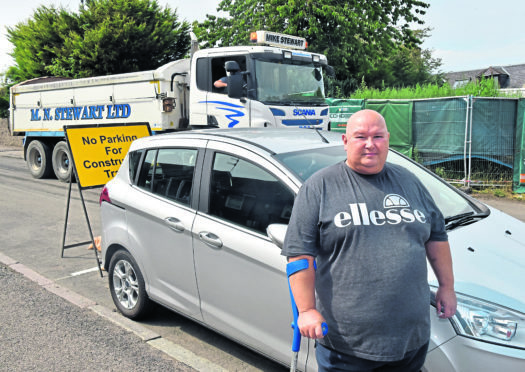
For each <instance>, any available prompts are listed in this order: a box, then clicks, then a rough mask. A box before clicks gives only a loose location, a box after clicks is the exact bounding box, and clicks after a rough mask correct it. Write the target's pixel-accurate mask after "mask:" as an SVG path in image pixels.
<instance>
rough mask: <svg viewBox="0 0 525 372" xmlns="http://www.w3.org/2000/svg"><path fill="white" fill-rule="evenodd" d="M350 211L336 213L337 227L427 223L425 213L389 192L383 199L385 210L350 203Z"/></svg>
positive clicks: (401, 197) (335, 221)
mask: <svg viewBox="0 0 525 372" xmlns="http://www.w3.org/2000/svg"><path fill="white" fill-rule="evenodd" d="M348 207H349V211H342V212H339V213H337V214H336V215H335V217H334V224H335V226H337V227H346V226H350V225H354V226H360V225H376V226H381V225H384V224H388V225H398V224H400V223H402V222H403V223H414V222H419V223H425V222H426V221H427V218H426V217H425V214H424V213H423V212H421V211H420V210H417V209H411V208H410V203H409V202H408V200H407V199H406V198H404V197H403V196H401V195H397V194H388V195H387V196H385V198H384V199H383V208H384V210H382V211H379V210H371V211H369V210H368V207H367V205H366V203H350V204H348Z"/></svg>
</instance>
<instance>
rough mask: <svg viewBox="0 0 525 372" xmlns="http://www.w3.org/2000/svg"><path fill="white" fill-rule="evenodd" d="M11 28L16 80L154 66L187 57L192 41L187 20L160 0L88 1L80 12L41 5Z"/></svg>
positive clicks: (11, 74)
mask: <svg viewBox="0 0 525 372" xmlns="http://www.w3.org/2000/svg"><path fill="white" fill-rule="evenodd" d="M7 32H8V39H9V41H10V42H11V43H12V44H13V45H14V51H13V53H12V54H11V55H12V57H13V58H14V59H15V62H16V65H15V66H12V67H10V68H9V69H8V71H7V77H8V78H9V79H10V80H12V81H15V82H19V81H23V80H28V79H31V78H35V77H40V76H45V75H55V76H66V77H72V78H78V77H87V76H99V75H107V74H115V73H125V72H133V71H141V70H149V69H154V68H157V67H159V66H161V65H162V64H165V63H167V62H169V61H172V60H176V59H180V58H182V57H184V55H186V53H187V52H188V50H189V44H190V37H189V24H188V23H187V22H182V23H180V22H179V21H178V16H177V14H176V12H175V11H172V10H171V9H170V8H168V7H166V8H164V9H161V8H160V6H159V4H158V2H157V0H86V2H85V5H84V6H82V5H81V6H80V8H79V12H78V13H69V12H68V11H66V10H64V9H55V8H53V7H49V8H48V7H45V6H41V7H40V8H38V9H37V10H36V12H35V14H34V15H33V17H32V18H31V19H29V20H28V21H27V22H26V23H18V24H17V25H16V26H14V27H13V28H9V27H8V28H7Z"/></svg>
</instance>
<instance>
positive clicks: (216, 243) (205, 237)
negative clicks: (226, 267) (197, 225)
mask: <svg viewBox="0 0 525 372" xmlns="http://www.w3.org/2000/svg"><path fill="white" fill-rule="evenodd" d="M199 238H200V239H201V240H202V241H203V242H204V243H206V244H207V245H209V246H210V247H213V248H222V240H221V239H220V238H219V237H218V236H217V235H215V234H212V233H210V232H207V231H202V232H200V233H199Z"/></svg>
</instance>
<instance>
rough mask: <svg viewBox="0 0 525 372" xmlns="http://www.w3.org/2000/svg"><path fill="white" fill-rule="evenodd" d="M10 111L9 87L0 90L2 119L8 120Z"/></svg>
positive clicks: (0, 113)
mask: <svg viewBox="0 0 525 372" xmlns="http://www.w3.org/2000/svg"><path fill="white" fill-rule="evenodd" d="M8 109H9V89H8V88H7V87H1V88H0V118H6V117H7V115H8V114H9V113H8Z"/></svg>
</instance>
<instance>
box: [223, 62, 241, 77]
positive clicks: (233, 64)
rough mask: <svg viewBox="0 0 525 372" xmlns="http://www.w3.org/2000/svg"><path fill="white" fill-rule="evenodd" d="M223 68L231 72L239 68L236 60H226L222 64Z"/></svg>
mask: <svg viewBox="0 0 525 372" xmlns="http://www.w3.org/2000/svg"><path fill="white" fill-rule="evenodd" d="M224 69H225V70H226V71H227V72H231V73H232V74H233V73H235V72H237V71H240V70H241V68H240V67H239V64H238V63H237V61H226V63H225V64H224Z"/></svg>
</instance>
